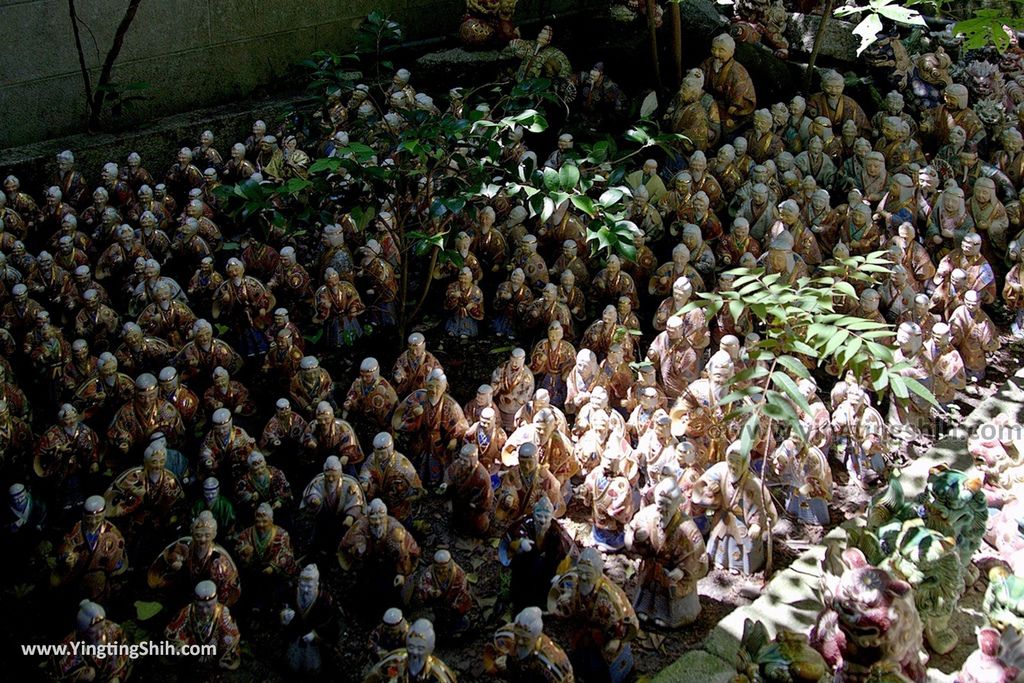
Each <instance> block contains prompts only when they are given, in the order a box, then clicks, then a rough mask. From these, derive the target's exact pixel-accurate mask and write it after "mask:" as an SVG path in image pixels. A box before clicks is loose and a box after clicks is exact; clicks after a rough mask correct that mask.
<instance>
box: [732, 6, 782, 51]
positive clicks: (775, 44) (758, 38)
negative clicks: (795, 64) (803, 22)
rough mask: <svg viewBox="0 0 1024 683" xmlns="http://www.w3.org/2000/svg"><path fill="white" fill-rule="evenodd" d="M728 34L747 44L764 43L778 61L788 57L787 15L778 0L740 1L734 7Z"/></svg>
mask: <svg viewBox="0 0 1024 683" xmlns="http://www.w3.org/2000/svg"><path fill="white" fill-rule="evenodd" d="M734 9H735V12H736V14H735V16H734V17H733V24H732V28H731V29H730V32H731V33H732V34H733V35H734V36H736V37H737V39H738V40H740V41H742V42H747V43H764V44H765V45H766V46H767V47H768V48H770V49H771V50H772V51H773V52H774V53H775V56H776V57H778V58H779V59H786V58H787V57H789V41H788V40H786V37H785V33H786V23H787V20H788V14H787V12H786V8H785V7H784V6H783V5H782V2H780V1H779V0H741V1H740V2H739V3H737V5H736V6H735V8H734Z"/></svg>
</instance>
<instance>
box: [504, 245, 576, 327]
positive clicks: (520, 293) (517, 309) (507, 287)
mask: <svg viewBox="0 0 1024 683" xmlns="http://www.w3.org/2000/svg"><path fill="white" fill-rule="evenodd" d="M573 244H575V243H573ZM532 302H533V292H531V291H530V288H529V287H528V286H527V285H526V274H525V273H524V272H523V269H522V268H516V269H515V270H513V271H512V273H511V274H510V275H509V278H508V281H506V282H502V283H501V284H499V285H498V289H497V293H496V295H495V298H494V304H493V305H492V306H491V308H492V310H493V313H494V318H493V319H492V320H491V327H492V328H493V329H494V331H495V333H496V334H497V335H498V336H500V337H509V338H513V337H515V336H516V334H517V333H518V331H519V330H520V329H521V328H522V322H521V316H522V315H523V313H524V312H525V310H526V308H527V307H528V306H529V305H530V304H531V303H532Z"/></svg>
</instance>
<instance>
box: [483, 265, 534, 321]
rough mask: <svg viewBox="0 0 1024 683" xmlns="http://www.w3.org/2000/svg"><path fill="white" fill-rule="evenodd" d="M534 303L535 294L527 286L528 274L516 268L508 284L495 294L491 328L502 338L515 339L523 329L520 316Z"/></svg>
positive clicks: (503, 284) (500, 286)
mask: <svg viewBox="0 0 1024 683" xmlns="http://www.w3.org/2000/svg"><path fill="white" fill-rule="evenodd" d="M532 302H533V293H532V292H531V291H530V288H529V287H527V286H526V274H525V273H524V272H523V269H522V268H516V269H515V270H513V271H512V273H511V274H510V275H509V279H508V280H507V281H506V282H502V283H501V284H499V285H498V289H497V293H496V294H495V298H494V303H493V305H492V312H493V313H494V317H493V318H492V320H491V327H492V328H493V329H494V331H495V333H496V334H497V335H498V336H500V337H509V338H512V337H515V336H516V334H517V332H518V331H519V329H520V328H521V327H522V322H521V318H520V316H522V314H523V313H524V311H525V309H526V307H527V306H529V305H530V304H531V303H532Z"/></svg>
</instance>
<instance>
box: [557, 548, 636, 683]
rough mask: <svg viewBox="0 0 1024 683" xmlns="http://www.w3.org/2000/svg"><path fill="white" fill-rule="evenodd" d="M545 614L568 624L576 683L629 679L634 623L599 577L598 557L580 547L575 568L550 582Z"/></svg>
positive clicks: (622, 597)
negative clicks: (581, 681) (577, 677)
mask: <svg viewBox="0 0 1024 683" xmlns="http://www.w3.org/2000/svg"><path fill="white" fill-rule="evenodd" d="M547 611H548V613H550V614H551V615H552V616H554V617H556V618H560V619H565V620H567V621H568V623H569V625H570V629H571V631H570V646H569V658H570V661H571V662H572V666H573V671H574V672H575V674H576V675H578V676H579V677H580V679H581V680H605V681H612V683H621V682H622V681H625V680H626V679H627V678H628V677H629V674H630V672H631V671H632V669H633V651H632V646H631V643H632V641H633V640H634V639H635V638H636V636H637V634H638V632H639V628H640V627H639V622H638V620H637V615H636V612H635V611H634V610H633V606H632V605H631V604H630V602H629V598H627V597H626V594H625V592H623V590H622V589H621V588H619V587H618V586H617V585H615V583H613V582H612V580H611V579H609V578H608V577H607V576H605V574H604V558H602V557H601V553H600V552H598V551H597V550H596V549H594V548H586V549H585V550H584V551H583V552H582V553H580V558H579V561H578V562H577V563H576V566H575V567H573V568H572V569H570V570H569V571H567V572H565V573H563V574H561V575H560V576H558V577H556V578H555V579H554V581H552V584H551V590H550V591H549V592H548V601H547Z"/></svg>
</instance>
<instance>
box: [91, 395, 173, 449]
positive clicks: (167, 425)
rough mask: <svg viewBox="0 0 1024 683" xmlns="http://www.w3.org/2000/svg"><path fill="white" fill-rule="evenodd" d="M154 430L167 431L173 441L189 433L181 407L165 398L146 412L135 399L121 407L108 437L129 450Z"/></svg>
mask: <svg viewBox="0 0 1024 683" xmlns="http://www.w3.org/2000/svg"><path fill="white" fill-rule="evenodd" d="M154 432H163V433H164V436H166V437H167V440H168V441H169V442H170V443H177V442H178V441H179V440H180V439H181V437H182V435H183V434H184V433H185V426H184V425H183V424H182V422H181V415H179V414H178V409H177V408H175V407H174V406H173V405H172V404H171V403H168V402H167V401H164V400H163V399H157V401H156V405H154V406H153V407H152V408H151V409H149V410H146V411H144V410H143V408H142V407H141V406H139V405H138V404H137V403H136V402H135V401H134V400H132V401H129V402H128V403H126V404H125V405H123V406H121V409H120V410H118V411H117V414H116V415H114V421H113V422H111V423H110V428H109V429H108V430H107V438H109V439H110V441H111V442H113V444H114V446H116V447H117V448H120V449H121V450H122V451H123V452H126V453H127V452H128V451H130V450H132V449H133V448H135V447H136V446H138V445H140V444H142V443H143V442H144V441H146V440H147V439H149V437H150V436H152V435H153V433H154Z"/></svg>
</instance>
